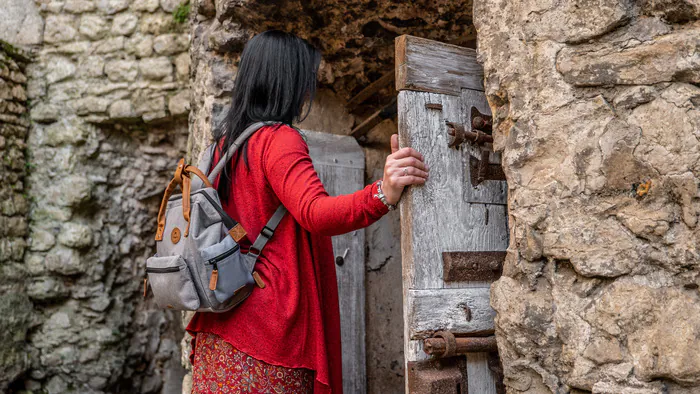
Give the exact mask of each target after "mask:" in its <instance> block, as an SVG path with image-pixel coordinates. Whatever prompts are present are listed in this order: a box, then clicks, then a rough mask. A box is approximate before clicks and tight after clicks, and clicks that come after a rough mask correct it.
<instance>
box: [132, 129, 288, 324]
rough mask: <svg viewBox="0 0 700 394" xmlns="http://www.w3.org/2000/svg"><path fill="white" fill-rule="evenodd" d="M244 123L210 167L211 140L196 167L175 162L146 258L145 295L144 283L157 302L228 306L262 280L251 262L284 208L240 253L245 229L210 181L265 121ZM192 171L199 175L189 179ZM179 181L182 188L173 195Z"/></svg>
mask: <svg viewBox="0 0 700 394" xmlns="http://www.w3.org/2000/svg"><path fill="white" fill-rule="evenodd" d="M270 124H273V123H271V122H258V123H255V124H253V125H251V126H249V127H248V128H246V129H245V130H244V131H243V133H241V135H240V136H239V137H238V138H236V140H235V141H234V142H233V144H232V145H231V147H230V148H229V150H228V151H227V152H226V154H225V155H223V157H221V159H220V160H219V162H218V163H217V164H216V166H215V167H214V168H213V169H212V171H211V173H209V174H208V176H207V175H206V172H207V171H208V169H209V168H210V167H211V163H212V161H213V158H214V148H215V145H214V144H212V145H210V146H209V147H208V148H207V150H206V151H205V153H204V156H203V158H202V160H201V161H200V163H199V166H198V167H194V166H191V165H186V164H185V159H181V160H180V162H179V163H178V166H177V170H176V171H175V176H174V177H173V179H172V180H171V181H170V183H169V184H168V187H167V188H166V189H165V194H164V195H163V201H162V203H161V205H160V210H159V212H158V227H157V230H156V237H155V239H156V254H155V255H154V256H153V257H150V258H149V259H148V260H147V261H146V276H145V277H144V282H143V284H144V288H143V294H144V297H145V296H146V294H147V289H148V284H149V283H150V286H151V289H152V291H153V295H154V298H155V301H156V303H157V304H158V306H159V307H160V308H167V309H173V310H181V311H198V312H226V311H229V310H231V309H233V308H234V307H236V306H237V305H238V304H240V303H241V302H242V301H243V300H245V299H246V298H248V296H249V295H250V294H251V292H252V291H253V289H254V287H255V285H256V284H257V286H258V287H260V288H264V287H265V284H264V283H263V282H262V280H261V279H260V276H259V275H258V273H257V272H255V270H254V269H255V263H256V261H257V259H258V256H259V255H260V253H261V252H262V250H263V248H264V247H265V245H266V244H267V243H268V241H270V239H271V238H272V236H273V235H274V233H275V229H276V228H277V225H279V223H280V221H281V220H282V218H283V217H284V215H285V213H286V212H287V210H286V209H285V208H284V206H283V205H280V206H279V208H277V210H276V211H275V213H274V214H273V215H272V218H270V220H269V221H268V222H267V224H266V225H265V227H263V229H262V231H261V232H260V235H258V237H257V238H256V239H255V242H253V245H252V246H251V248H250V251H249V252H248V253H246V254H243V253H241V251H240V246H239V245H238V242H239V241H240V240H241V239H242V238H243V237H244V236H245V235H246V232H245V230H244V229H243V228H242V227H241V225H240V224H239V223H237V222H236V221H235V220H233V219H232V218H231V217H230V216H229V215H228V214H227V213H226V212H224V210H223V208H222V206H221V202H220V200H219V195H218V193H217V191H216V189H214V187H213V186H212V183H213V182H214V180H215V179H216V177H217V175H218V174H219V173H220V172H221V170H222V169H223V168H224V165H226V163H227V162H228V160H229V159H230V158H231V157H232V156H233V154H234V153H235V152H236V150H237V149H238V147H239V146H241V145H242V144H243V142H245V140H246V139H247V138H248V137H249V136H250V135H251V134H253V133H254V132H255V131H257V130H258V129H260V128H261V127H263V126H266V125H270ZM192 175H195V176H196V177H197V178H195V179H191V178H190V177H191V176H192ZM178 186H180V189H181V190H182V194H177V195H173V192H174V191H175V188H176V187H178Z"/></svg>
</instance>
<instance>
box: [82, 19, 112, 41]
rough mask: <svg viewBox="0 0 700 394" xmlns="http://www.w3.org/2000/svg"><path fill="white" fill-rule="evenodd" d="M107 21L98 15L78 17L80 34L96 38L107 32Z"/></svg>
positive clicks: (92, 38)
mask: <svg viewBox="0 0 700 394" xmlns="http://www.w3.org/2000/svg"><path fill="white" fill-rule="evenodd" d="M107 30H108V28H107V21H106V20H105V19H104V18H103V17H102V16H99V15H83V16H82V17H81V18H80V27H79V28H78V31H79V32H80V34H82V35H84V36H86V37H87V38H89V39H91V40H98V39H100V38H102V37H104V36H105V35H106V34H107Z"/></svg>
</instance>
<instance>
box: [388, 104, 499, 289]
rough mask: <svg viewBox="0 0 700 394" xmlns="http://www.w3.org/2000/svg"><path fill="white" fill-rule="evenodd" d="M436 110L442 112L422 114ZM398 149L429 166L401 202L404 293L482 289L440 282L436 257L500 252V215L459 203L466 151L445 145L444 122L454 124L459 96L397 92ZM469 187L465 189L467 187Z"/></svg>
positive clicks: (439, 263)
mask: <svg viewBox="0 0 700 394" xmlns="http://www.w3.org/2000/svg"><path fill="white" fill-rule="evenodd" d="M429 103H430V104H441V105H442V111H439V110H433V109H426V106H425V105H426V104H429ZM398 104H399V105H398V110H399V119H398V123H399V142H400V145H401V146H402V147H403V146H410V147H412V148H415V149H416V150H418V151H419V152H420V153H422V154H423V156H424V157H425V161H426V163H427V164H428V165H429V166H430V178H429V179H428V182H427V183H426V184H425V185H423V186H420V187H411V188H409V189H408V190H407V191H406V192H405V194H404V196H403V197H402V198H401V220H402V223H401V238H402V242H401V245H402V256H403V257H402V259H403V275H404V286H405V287H406V289H410V290H412V289H435V288H443V287H464V286H474V287H483V286H488V284H485V283H470V284H456V285H455V284H451V285H449V286H447V285H446V284H445V283H444V281H443V273H442V252H459V251H491V250H505V249H506V247H507V246H508V242H507V241H508V240H507V231H502V230H504V229H505V228H504V223H505V213H506V212H505V209H504V207H501V208H499V207H498V206H496V205H489V206H486V205H485V204H482V203H480V204H472V203H469V202H467V201H465V200H464V192H463V190H464V187H465V186H464V183H465V182H469V181H468V178H465V175H464V174H465V170H466V164H465V163H467V160H468V158H469V154H470V152H469V150H468V149H453V148H450V147H448V145H447V126H446V125H445V121H446V120H449V121H453V122H456V121H459V120H460V117H461V111H462V105H461V98H460V97H459V96H448V95H441V94H435V93H425V92H414V91H401V92H399V97H398ZM469 187H471V185H469Z"/></svg>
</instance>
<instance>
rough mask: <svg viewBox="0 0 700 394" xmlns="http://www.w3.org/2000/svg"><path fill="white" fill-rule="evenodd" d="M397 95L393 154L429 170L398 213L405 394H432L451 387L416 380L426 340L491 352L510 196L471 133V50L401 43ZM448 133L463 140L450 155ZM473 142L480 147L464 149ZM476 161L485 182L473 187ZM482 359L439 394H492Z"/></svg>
mask: <svg viewBox="0 0 700 394" xmlns="http://www.w3.org/2000/svg"><path fill="white" fill-rule="evenodd" d="M396 86H397V90H398V91H399V94H398V127H399V144H400V146H401V147H406V146H408V147H412V148H415V149H417V150H418V151H419V152H420V153H422V154H423V156H424V157H425V162H426V163H427V164H428V165H429V167H430V178H429V180H428V182H427V183H426V184H425V185H423V186H420V187H411V188H409V189H408V191H407V193H405V194H404V196H403V197H402V199H401V203H400V209H401V252H402V259H403V261H402V264H403V297H404V334H405V336H404V338H405V339H404V340H405V357H406V363H407V365H406V371H407V372H406V373H407V392H411V393H421V394H422V393H423V392H436V391H435V389H434V387H438V386H439V384H437V383H435V381H437V380H439V379H447V378H448V377H446V376H448V374H445V373H444V371H442V372H440V373H441V374H442V375H440V376H442V377H439V376H438V377H436V376H437V375H434V376H431V375H429V374H428V375H426V376H427V377H426V376H422V375H420V374H421V373H422V372H421V371H424V370H426V369H428V370H429V369H430V365H429V363H428V362H427V361H426V360H428V358H429V356H428V355H427V354H426V353H425V346H426V345H425V344H426V342H425V340H426V339H428V338H432V337H434V336H435V334H436V332H440V331H442V332H447V333H448V334H450V335H454V337H456V338H457V340H459V341H468V340H471V339H470V338H478V340H483V341H489V340H490V342H489V343H491V344H492V347H495V345H494V344H495V339H494V338H493V337H492V335H493V327H494V326H493V318H494V315H495V313H494V311H493V310H492V309H491V307H490V305H489V287H490V283H491V282H492V281H493V280H494V279H495V278H496V277H497V276H498V275H500V269H501V268H500V264H502V259H503V258H504V256H505V253H504V251H505V250H506V248H507V246H508V227H507V223H506V220H507V212H506V193H507V189H506V183H505V182H504V181H503V180H497V179H503V176H502V171H501V173H500V175H499V174H498V170H500V167H499V165H498V163H500V156H499V155H498V154H493V153H488V157H487V156H486V154H485V153H483V152H489V150H490V149H491V146H490V145H489V144H488V143H485V144H484V143H483V140H488V137H486V136H487V135H488V133H485V132H484V133H481V134H479V132H477V131H476V129H474V128H473V127H472V126H473V125H472V123H473V122H472V118H473V116H474V114H481V116H482V118H487V115H490V110H489V106H488V103H487V101H486V98H485V95H484V93H483V70H482V68H481V66H480V65H479V64H478V63H477V61H476V52H475V51H474V50H473V49H468V48H462V47H457V46H454V45H448V44H443V43H439V42H435V41H431V40H427V39H421V38H417V37H411V36H401V37H398V38H397V41H396ZM450 124H452V125H453V126H454V127H450ZM455 127H457V128H460V127H461V128H463V131H465V132H466V135H467V136H468V137H469V138H466V141H464V142H463V143H461V144H458V145H457V146H455V147H450V146H449V143H450V140H453V139H454V137H452V136H450V134H449V133H450V132H453V133H454V131H455ZM484 128H486V127H484ZM470 133H472V134H470ZM464 134H465V133H462V136H464ZM474 135H479V136H480V137H482V138H481V144H477V143H471V142H470V141H469V140H474V138H471V137H473V136H474ZM482 160H485V162H484V163H485V164H484V173H483V174H481V175H482V177H483V178H485V179H483V180H481V182H477V181H476V180H475V179H476V178H478V175H480V174H477V173H476V172H477V170H478V169H479V168H480V161H482ZM487 170H488V171H487ZM489 270H491V271H489ZM489 337H490V339H489ZM443 339H444V338H443ZM438 340H440V338H438ZM445 340H446V339H445ZM460 343H465V342H460ZM470 343H471V342H470ZM488 356H489V355H488V354H487V353H462V354H460V355H458V356H457V358H459V359H460V362H461V363H462V364H461V365H462V366H461V367H459V368H461V369H460V370H458V372H460V371H461V375H462V376H461V380H459V379H458V378H459V373H458V374H457V375H458V378H455V379H456V380H455V382H456V386H451V387H452V388H450V390H452V391H449V390H448V391H440V392H457V393H472V394H491V393H496V392H497V391H496V387H497V384H498V378H497V376H496V374H495V372H494V371H495V370H496V369H497V365H496V366H494V365H493V359H492V364H491V368H489V363H488V362H487V360H488V358H489V357H488ZM465 357H466V363H465V362H464V358H465ZM496 360H497V359H496ZM496 364H497V363H496ZM455 365H457V364H455ZM455 368H457V366H455ZM430 379H437V380H435V381H433V380H430ZM431 385H432V386H431ZM465 386H466V387H465ZM430 387H433V389H430ZM431 390H432V391H431Z"/></svg>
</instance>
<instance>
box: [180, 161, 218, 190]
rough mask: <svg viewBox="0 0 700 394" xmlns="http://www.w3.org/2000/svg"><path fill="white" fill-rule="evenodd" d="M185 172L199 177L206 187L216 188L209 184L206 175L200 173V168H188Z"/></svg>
mask: <svg viewBox="0 0 700 394" xmlns="http://www.w3.org/2000/svg"><path fill="white" fill-rule="evenodd" d="M185 172H186V173H192V174H195V175H197V177H199V179H201V180H202V182H203V183H204V186H206V187H214V186H212V184H211V182H209V178H207V176H206V175H204V173H202V171H200V170H199V168H197V167H195V166H187V167H186V168H185Z"/></svg>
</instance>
